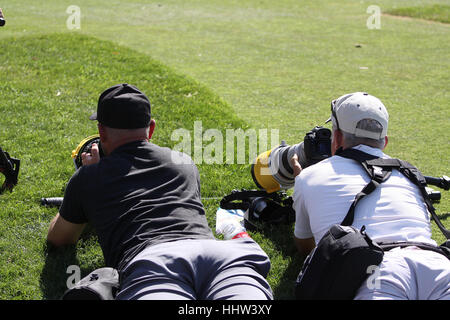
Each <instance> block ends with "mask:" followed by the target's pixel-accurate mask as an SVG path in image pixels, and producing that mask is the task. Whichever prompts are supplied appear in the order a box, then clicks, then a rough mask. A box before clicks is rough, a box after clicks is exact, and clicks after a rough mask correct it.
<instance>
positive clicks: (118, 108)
mask: <svg viewBox="0 0 450 320" xmlns="http://www.w3.org/2000/svg"><path fill="white" fill-rule="evenodd" d="M89 119H90V120H97V121H98V122H100V123H101V124H104V125H105V126H107V127H110V128H116V129H138V128H145V127H148V126H149V125H150V119H151V106H150V101H149V100H148V98H147V97H146V95H145V94H143V93H142V92H141V91H140V90H139V89H138V88H136V87H135V86H133V85H130V84H128V83H121V84H118V85H115V86H112V87H111V88H109V89H106V90H105V91H104V92H103V93H102V94H101V95H100V97H99V98H98V104H97V112H95V113H94V114H92V115H91V116H90V117H89Z"/></svg>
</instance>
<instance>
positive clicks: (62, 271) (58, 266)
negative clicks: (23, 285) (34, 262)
mask: <svg viewBox="0 0 450 320" xmlns="http://www.w3.org/2000/svg"><path fill="white" fill-rule="evenodd" d="M45 253H46V259H45V265H44V268H43V270H42V273H41V279H40V286H41V290H42V293H43V298H44V299H46V300H57V299H61V296H62V295H63V294H64V292H65V291H66V290H67V284H66V282H67V278H68V277H69V276H70V274H69V273H67V270H68V267H69V266H71V265H76V266H78V265H79V262H78V260H77V256H76V246H75V245H72V246H66V247H63V248H55V247H53V246H52V245H51V244H49V243H47V245H46V248H45Z"/></svg>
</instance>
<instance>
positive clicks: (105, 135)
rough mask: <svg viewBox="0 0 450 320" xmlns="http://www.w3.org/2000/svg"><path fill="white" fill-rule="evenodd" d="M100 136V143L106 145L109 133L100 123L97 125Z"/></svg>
mask: <svg viewBox="0 0 450 320" xmlns="http://www.w3.org/2000/svg"><path fill="white" fill-rule="evenodd" d="M97 128H98V134H99V135H100V142H102V143H105V142H106V141H107V140H108V132H107V130H106V129H105V127H104V126H103V125H102V124H101V123H100V122H99V123H98V124H97Z"/></svg>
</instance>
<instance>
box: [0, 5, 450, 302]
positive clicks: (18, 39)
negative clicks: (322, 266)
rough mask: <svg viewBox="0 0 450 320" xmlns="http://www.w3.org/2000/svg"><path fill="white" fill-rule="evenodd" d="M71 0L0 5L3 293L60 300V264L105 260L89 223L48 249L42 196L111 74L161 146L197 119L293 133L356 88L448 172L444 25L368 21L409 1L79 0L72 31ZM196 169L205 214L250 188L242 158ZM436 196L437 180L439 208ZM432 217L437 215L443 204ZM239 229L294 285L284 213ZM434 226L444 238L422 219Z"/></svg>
mask: <svg viewBox="0 0 450 320" xmlns="http://www.w3.org/2000/svg"><path fill="white" fill-rule="evenodd" d="M446 3H447V4H448V1H447V2H446V1H430V4H440V5H445V4H446ZM71 4H72V3H71V2H69V1H56V0H48V1H32V0H24V1H20V2H9V3H7V4H5V5H2V6H3V7H2V8H3V9H4V13H5V16H6V20H7V24H6V26H5V27H3V28H0V41H1V47H0V48H1V50H0V76H1V77H2V81H1V82H0V111H1V114H2V117H0V137H1V139H0V146H1V147H2V148H3V149H4V150H6V151H9V152H10V153H11V155H12V156H14V157H17V158H19V159H21V160H22V166H21V172H20V176H19V184H18V186H17V187H16V188H15V189H14V191H13V192H12V193H6V194H3V195H1V196H0V208H1V209H0V221H1V224H0V299H42V298H45V299H54V298H58V297H59V296H60V295H61V293H62V292H63V291H64V289H65V281H66V279H67V277H68V274H66V268H67V266H68V265H71V264H76V265H80V266H81V269H82V271H83V273H84V274H86V273H87V272H89V271H91V270H92V269H94V268H96V267H99V266H101V265H102V262H103V260H102V257H101V251H100V248H99V246H98V245H97V243H96V240H95V236H94V235H92V233H89V232H87V233H86V234H85V235H84V236H83V239H82V241H81V242H80V243H79V244H78V245H77V248H76V249H77V250H76V251H75V250H74V248H71V249H67V250H64V252H49V251H48V250H47V247H46V244H45V236H46V232H47V228H48V223H49V221H50V219H51V218H52V217H53V216H54V215H55V214H56V209H51V208H44V207H42V206H40V204H39V200H40V198H41V197H48V196H62V194H63V191H64V186H65V184H66V183H67V181H68V179H69V177H70V176H71V174H72V173H73V170H74V168H73V164H72V160H71V158H70V152H71V151H72V149H73V148H74V147H75V146H76V145H77V144H78V142H80V141H81V139H83V138H84V137H86V136H88V135H90V134H93V133H95V132H96V127H95V124H94V123H93V122H91V121H88V120H87V117H88V116H89V115H90V114H91V113H92V112H93V111H94V110H95V107H96V102H97V98H98V95H99V93H100V92H102V91H103V90H104V89H105V88H107V87H109V86H110V85H113V84H116V83H119V82H128V83H133V84H136V85H137V86H138V87H139V88H141V89H142V90H143V91H144V92H145V93H146V94H147V95H148V96H149V98H150V101H151V102H152V105H153V109H152V111H153V115H154V117H155V119H156V121H157V131H156V132H155V135H154V142H155V143H157V144H160V145H164V146H174V145H175V144H176V142H175V141H172V139H171V134H172V132H173V131H174V130H176V129H178V128H180V127H182V128H186V129H188V130H191V131H192V129H193V127H194V121H197V120H200V121H202V125H203V130H206V129H208V128H215V129H219V130H221V132H225V131H226V129H237V128H242V129H244V130H245V129H248V128H255V129H258V128H267V129H278V130H279V131H280V139H284V140H287V142H288V143H296V142H299V141H300V140H301V139H302V138H303V136H304V133H305V132H306V131H308V130H310V129H311V128H312V127H313V126H314V125H317V124H322V123H323V121H324V120H325V119H327V118H328V116H329V104H330V100H331V99H333V98H335V97H337V96H340V95H341V94H344V93H347V92H351V91H357V90H365V91H368V92H370V93H372V94H374V95H376V96H378V97H379V98H381V99H382V101H384V102H385V104H386V106H387V108H388V110H389V112H390V116H391V119H390V128H389V136H390V140H389V141H390V142H389V146H388V148H387V150H386V152H387V153H389V154H390V155H392V156H395V157H399V158H403V159H405V160H408V161H410V162H411V163H413V164H415V165H417V166H418V167H419V168H420V169H421V170H422V171H423V173H424V174H427V175H434V176H437V175H442V174H447V175H449V174H450V172H449V151H448V150H449V146H450V140H449V138H448V132H450V107H449V105H448V101H449V100H450V99H449V98H450V94H449V92H448V83H449V80H450V78H449V75H448V70H449V67H450V59H449V58H450V41H449V40H450V37H449V26H448V25H444V24H438V23H430V22H428V21H421V20H414V19H411V20H409V19H408V20H402V19H398V18H395V17H391V16H382V17H381V29H379V30H369V29H367V27H366V20H367V18H368V16H369V14H367V13H366V9H367V7H368V6H369V5H373V4H375V5H379V6H380V8H381V10H382V12H387V11H389V10H390V9H395V8H402V7H411V6H419V5H420V4H421V1H387V0H386V1H373V2H372V1H361V2H349V1H332V2H331V1H324V0H323V1H314V2H313V1H311V2H300V1H293V0H283V1H276V2H273V1H265V0H263V1H248V2H245V3H244V4H243V3H242V2H239V1H229V2H223V1H218V0H212V1H204V0H197V1H189V2H182V1H175V0H172V1H161V3H159V4H158V3H154V2H150V1H128V2H127V4H126V5H124V2H123V1H118V0H113V1H106V0H101V1H100V0H99V1H95V3H93V2H92V1H87V0H80V1H78V3H77V5H78V6H79V7H80V8H81V12H82V20H81V29H80V30H78V31H69V30H67V28H66V19H67V17H68V14H67V13H66V8H67V7H68V6H69V5H71ZM356 44H359V45H360V46H356ZM361 67H364V68H361ZM199 170H200V174H201V179H202V196H203V197H204V198H205V199H206V200H205V201H204V203H205V206H206V208H207V216H208V221H209V223H210V226H211V227H212V228H214V225H215V221H214V215H215V211H216V209H217V206H218V199H217V198H220V197H221V196H223V195H225V194H227V193H229V192H230V191H231V190H232V189H236V188H247V189H249V188H254V186H253V183H252V181H251V177H250V173H249V165H248V164H243V165H238V164H234V165H218V164H215V165H209V164H205V163H203V164H200V165H199ZM211 198H212V199H211ZM449 208H450V198H449V196H448V193H445V192H443V200H442V201H441V203H440V204H438V205H437V209H438V212H447V211H448V210H449ZM442 218H443V222H444V224H445V225H446V226H447V228H450V222H449V221H450V220H449V219H448V215H445V214H443V215H442ZM252 236H253V238H254V239H255V240H257V241H258V243H260V244H261V246H262V247H263V249H264V250H265V251H266V252H267V253H268V254H269V256H270V258H271V261H272V270H271V272H270V274H269V278H268V279H269V282H270V284H271V286H272V287H273V289H274V292H275V296H276V298H278V299H286V298H292V283H293V280H294V279H295V276H296V274H297V273H298V270H299V267H300V265H301V261H299V259H298V257H296V256H295V251H294V248H293V246H292V226H284V227H278V228H275V227H274V228H269V229H268V230H265V232H262V233H254V234H252ZM433 237H434V238H435V239H436V240H437V241H438V242H442V241H443V237H442V235H441V234H440V233H439V230H438V229H437V228H436V227H435V226H434V224H433Z"/></svg>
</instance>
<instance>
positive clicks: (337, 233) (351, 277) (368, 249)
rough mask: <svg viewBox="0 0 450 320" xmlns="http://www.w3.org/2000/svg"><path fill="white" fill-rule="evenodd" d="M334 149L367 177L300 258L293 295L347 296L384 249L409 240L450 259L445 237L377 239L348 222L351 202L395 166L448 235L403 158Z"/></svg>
mask: <svg viewBox="0 0 450 320" xmlns="http://www.w3.org/2000/svg"><path fill="white" fill-rule="evenodd" d="M336 154H337V155H339V156H342V157H346V158H349V159H353V160H356V161H358V162H359V163H361V165H362V166H363V167H364V169H365V170H366V172H367V173H368V175H369V177H370V178H371V181H370V182H369V183H368V184H367V185H366V186H365V187H364V188H363V190H362V191H361V192H359V193H358V194H357V195H356V197H355V199H354V201H353V203H352V205H351V206H350V208H349V210H348V212H347V215H346V216H345V218H344V220H343V221H342V222H341V224H340V225H333V226H332V227H331V228H330V229H329V230H328V231H327V232H326V233H325V235H324V236H323V237H322V239H321V240H320V241H319V243H318V244H317V247H316V248H314V250H313V251H312V252H311V253H310V254H309V256H308V257H307V258H306V259H305V262H304V263H303V267H302V269H301V271H300V273H299V275H298V278H297V281H296V285H295V296H296V298H297V299H301V300H316V299H320V300H328V299H333V300H348V299H353V298H354V296H355V294H356V291H357V290H358V289H359V288H360V287H361V285H362V284H363V282H364V281H365V280H366V279H367V278H368V277H369V276H370V274H371V272H372V271H373V268H372V267H373V266H377V265H379V264H380V263H381V261H382V260H383V255H384V251H387V250H389V249H392V248H394V247H399V246H400V247H405V246H411V245H414V246H418V247H420V248H422V249H427V250H433V251H436V252H439V253H441V254H444V255H445V256H447V257H448V258H450V249H449V248H448V244H449V241H447V242H446V244H444V245H442V246H440V247H435V246H432V245H429V244H423V243H415V242H401V243H384V244H383V243H380V244H377V243H375V242H373V241H372V240H371V239H370V237H369V236H368V235H367V234H366V233H365V231H364V230H365V227H364V226H363V227H362V228H361V230H357V229H356V228H354V227H351V224H352V223H353V219H354V214H355V207H356V205H357V203H358V202H359V201H360V200H361V199H362V198H364V197H365V196H366V195H368V194H370V193H371V192H372V191H374V190H375V189H376V188H377V186H378V185H379V184H380V183H382V182H384V181H386V180H387V179H388V178H389V176H390V175H391V173H392V169H397V170H399V171H400V172H401V173H402V174H403V175H405V176H406V177H407V178H408V179H410V180H411V181H412V182H413V183H414V184H416V185H417V186H418V187H419V188H420V190H421V193H422V195H423V198H424V201H425V203H426V205H427V207H428V210H429V211H430V213H431V215H432V217H433V219H434V220H435V221H436V223H437V225H438V227H439V228H440V229H441V231H442V232H443V233H444V235H445V236H446V238H447V239H449V235H450V232H449V231H448V230H447V229H445V228H444V226H443V225H442V223H441V222H440V221H439V218H438V217H437V215H436V212H435V209H434V207H433V205H432V203H431V200H430V199H429V197H428V193H427V192H426V190H425V186H426V180H425V178H424V176H423V175H422V174H421V173H420V171H419V170H418V169H417V168H416V167H414V166H412V165H411V164H409V163H408V162H406V161H402V160H398V159H381V158H377V157H375V156H372V155H369V154H367V153H364V152H361V151H359V150H355V149H346V150H338V152H337V153H336Z"/></svg>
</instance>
